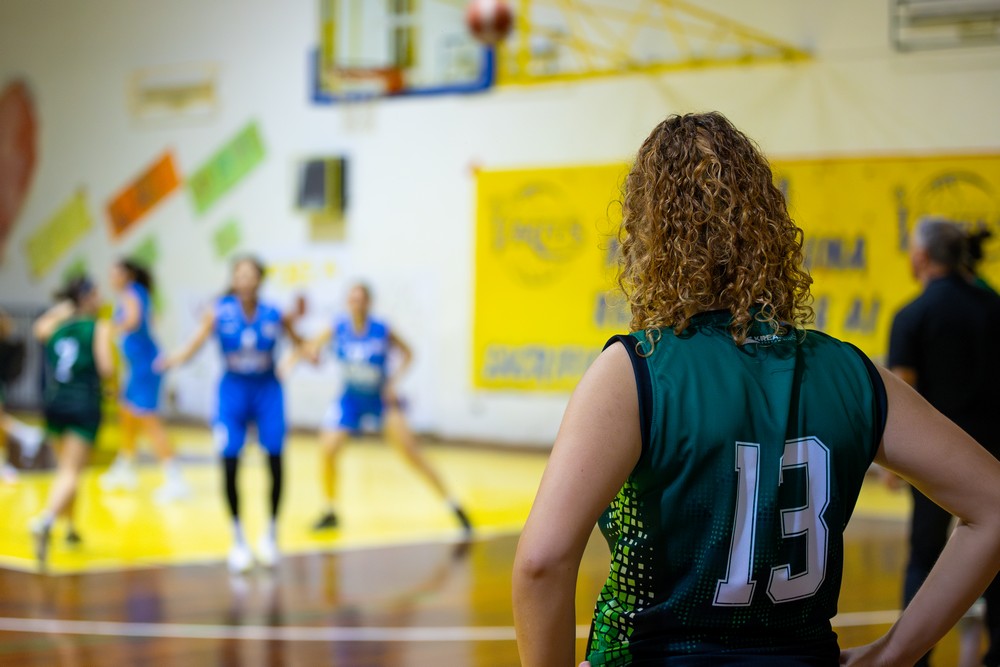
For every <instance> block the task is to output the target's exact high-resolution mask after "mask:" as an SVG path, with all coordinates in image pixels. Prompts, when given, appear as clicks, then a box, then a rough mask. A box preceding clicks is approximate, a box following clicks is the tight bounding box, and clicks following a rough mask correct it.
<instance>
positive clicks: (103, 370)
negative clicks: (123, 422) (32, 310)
mask: <svg viewBox="0 0 1000 667" xmlns="http://www.w3.org/2000/svg"><path fill="white" fill-rule="evenodd" d="M56 298H57V299H58V300H59V303H57V304H56V305H55V306H53V307H52V308H50V309H49V310H48V311H47V312H46V313H45V314H44V315H42V316H41V317H40V318H38V320H36V321H35V325H34V334H35V337H36V338H37V339H38V340H39V341H41V342H42V343H43V344H44V345H45V352H44V361H45V389H44V394H43V402H44V412H45V427H46V430H47V431H48V432H49V435H50V436H51V438H52V442H53V443H54V445H55V448H56V452H57V457H58V472H57V473H56V478H55V482H54V483H53V485H52V489H51V490H50V492H49V499H48V502H47V504H46V506H45V510H44V511H43V512H42V513H41V515H40V516H39V517H38V518H36V519H35V520H34V521H33V522H32V526H31V531H32V533H33V534H34V537H35V555H36V557H37V558H38V562H39V566H40V567H41V568H44V567H45V562H46V557H47V555H48V544H49V535H50V533H51V531H52V524H53V522H54V521H55V519H56V517H57V516H60V515H66V516H69V515H70V514H71V512H72V507H73V503H74V502H75V500H76V493H77V488H78V486H79V481H80V473H81V472H82V471H83V468H84V466H85V465H86V464H87V459H88V458H89V457H90V450H91V449H92V448H93V446H94V441H95V439H96V438H97V429H98V427H99V426H100V423H101V378H107V377H110V376H111V373H112V372H113V370H114V367H113V361H112V357H111V328H110V325H109V323H108V322H106V321H103V320H101V321H99V320H98V319H97V311H98V309H99V308H100V295H99V293H98V290H97V287H96V286H95V285H94V284H93V283H92V282H91V281H90V280H89V279H88V278H86V277H78V278H74V279H72V280H71V281H70V282H69V283H68V284H67V286H66V288H65V289H64V290H63V291H62V292H60V293H59V294H58V295H57V297H56Z"/></svg>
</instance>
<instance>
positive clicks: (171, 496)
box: [153, 475, 191, 505]
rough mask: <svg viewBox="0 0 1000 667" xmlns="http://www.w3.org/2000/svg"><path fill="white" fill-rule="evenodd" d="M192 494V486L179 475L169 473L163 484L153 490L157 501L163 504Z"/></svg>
mask: <svg viewBox="0 0 1000 667" xmlns="http://www.w3.org/2000/svg"><path fill="white" fill-rule="evenodd" d="M190 495H191V487H190V486H188V483H187V482H186V481H184V478H183V477H181V476H179V475H168V476H167V478H166V480H164V482H163V484H161V485H160V487H159V488H158V489H156V491H154V492H153V497H154V498H155V499H156V502H158V503H160V504H161V505H165V504H167V503H172V502H174V501H175V500H184V499H185V498H187V497H188V496H190Z"/></svg>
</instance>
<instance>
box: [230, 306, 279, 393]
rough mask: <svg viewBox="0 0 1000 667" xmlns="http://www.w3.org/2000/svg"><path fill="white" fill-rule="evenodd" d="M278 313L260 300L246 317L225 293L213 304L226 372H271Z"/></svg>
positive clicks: (243, 373) (254, 373) (277, 335)
mask: <svg viewBox="0 0 1000 667" xmlns="http://www.w3.org/2000/svg"><path fill="white" fill-rule="evenodd" d="M281 330H282V323H281V312H280V311H278V309H277V308H275V307H274V306H272V305H271V304H268V303H264V302H263V301H260V302H258V303H257V312H256V313H254V317H253V319H252V320H247V319H246V316H245V315H244V313H243V307H242V306H241V305H240V302H239V299H237V298H236V297H235V296H224V297H222V298H221V299H219V300H218V302H216V305H215V334H216V337H217V338H218V339H219V348H220V349H221V350H222V356H223V360H224V363H225V366H226V371H227V372H229V373H235V374H237V375H262V374H269V373H271V372H273V371H274V348H275V345H276V344H277V342H278V337H279V336H280V335H281Z"/></svg>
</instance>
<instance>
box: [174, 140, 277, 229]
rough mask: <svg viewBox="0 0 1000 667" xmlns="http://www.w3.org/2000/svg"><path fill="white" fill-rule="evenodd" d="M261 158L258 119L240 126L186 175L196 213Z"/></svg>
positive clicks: (212, 202)
mask: <svg viewBox="0 0 1000 667" xmlns="http://www.w3.org/2000/svg"><path fill="white" fill-rule="evenodd" d="M263 161H264V142H263V141H262V140H261V137H260V130H259V129H258V128H257V123H255V122H251V123H250V124H249V125H247V126H246V127H244V128H243V129H242V130H240V132H239V134H237V135H236V136H235V137H233V138H232V139H230V140H229V141H228V142H227V143H226V144H225V145H224V146H223V147H222V148H220V149H219V150H218V151H216V153H215V154H214V155H212V157H210V158H209V159H208V160H207V161H206V162H205V163H204V164H203V165H202V166H201V167H199V168H198V170H197V171H195V172H194V173H193V174H192V175H191V177H190V178H189V179H188V188H190V190H191V198H192V200H193V201H194V208H195V211H197V212H198V214H199V215H201V214H203V213H204V212H205V211H207V210H208V209H210V208H211V207H212V205H213V204H215V202H217V201H219V199H221V198H222V196H223V195H224V194H226V193H227V192H229V191H230V190H231V189H232V188H233V187H234V186H236V184H237V183H239V182H240V181H241V180H243V178H244V177H245V176H246V175H247V174H249V173H250V172H251V171H253V169H254V168H255V167H256V166H257V165H259V164H260V163H261V162H263Z"/></svg>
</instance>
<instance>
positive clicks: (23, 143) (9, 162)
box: [0, 81, 38, 262]
mask: <svg viewBox="0 0 1000 667" xmlns="http://www.w3.org/2000/svg"><path fill="white" fill-rule="evenodd" d="M37 145H38V122H37V120H36V119H35V105H34V102H33V101H32V99H31V92H30V91H29V90H28V86H27V84H26V83H25V82H24V81H13V82H11V83H9V84H7V86H6V87H5V88H4V89H3V92H0V262H3V258H4V255H5V250H6V248H7V239H8V238H10V233H11V230H13V229H14V223H15V222H17V216H18V214H19V213H20V212H21V207H22V205H23V204H24V200H25V198H26V197H27V196H28V188H29V187H30V186H31V179H32V176H34V173H35V160H36V153H37Z"/></svg>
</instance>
